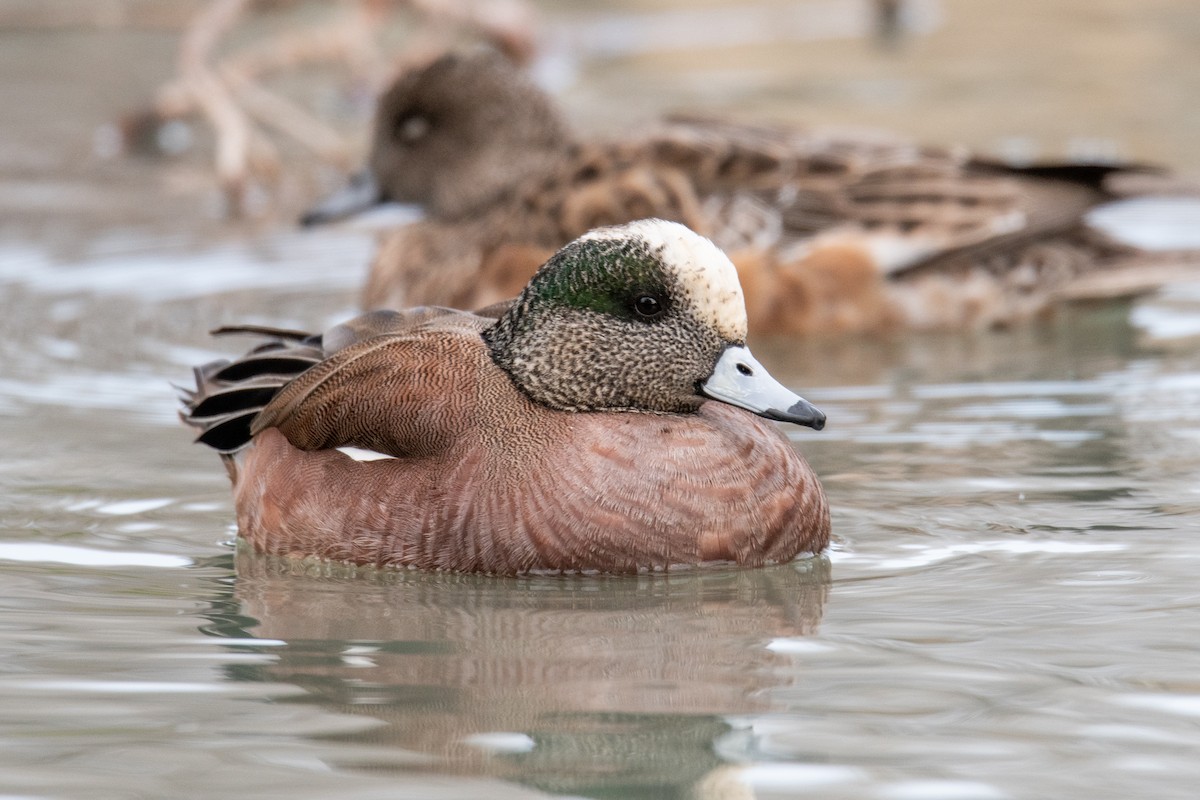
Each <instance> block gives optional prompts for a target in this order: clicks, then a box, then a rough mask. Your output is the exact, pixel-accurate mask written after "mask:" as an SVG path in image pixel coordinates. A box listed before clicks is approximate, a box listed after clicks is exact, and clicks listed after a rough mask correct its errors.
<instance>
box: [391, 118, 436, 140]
mask: <svg viewBox="0 0 1200 800" xmlns="http://www.w3.org/2000/svg"><path fill="white" fill-rule="evenodd" d="M427 133H429V119H428V118H427V117H423V116H421V115H419V114H418V115H414V116H411V117H405V118H404V119H402V120H400V121H399V122H397V123H396V138H397V139H399V140H400V141H402V142H408V143H410V144H411V143H413V142H415V141H417V140H418V139H420V138H422V137H423V136H424V135H425V134H427Z"/></svg>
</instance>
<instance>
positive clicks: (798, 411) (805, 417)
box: [762, 400, 825, 431]
mask: <svg viewBox="0 0 1200 800" xmlns="http://www.w3.org/2000/svg"><path fill="white" fill-rule="evenodd" d="M762 416H764V417H766V418H767V419H773V420H777V421H778V422H791V423H792V424H794V425H803V426H805V427H807V428H812V429H813V430H814V431H819V430H821V429H822V428H824V427H825V414H824V413H823V412H822V411H821V410H820V409H818V408H817V407H816V406H814V405H813V404H812V403H810V402H808V401H807V400H801V401H799V402H797V403H794V404H793V405H792V406H790V407H789V408H788V410H787V411H780V410H779V409H777V408H768V409H767V410H766V411H764V412H763V413H762Z"/></svg>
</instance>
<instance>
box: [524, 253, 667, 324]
mask: <svg viewBox="0 0 1200 800" xmlns="http://www.w3.org/2000/svg"><path fill="white" fill-rule="evenodd" d="M551 263H552V264H554V266H555V268H554V269H550V266H551V265H550V264H547V268H546V269H543V270H542V271H541V272H540V273H539V274H538V275H537V276H536V277H535V278H534V280H533V285H534V286H535V287H536V289H535V291H536V293H537V295H538V296H539V297H540V298H541V300H542V301H543V302H546V303H550V304H554V305H558V306H566V307H571V308H577V309H581V310H588V311H596V312H598V313H602V314H611V315H614V316H618V317H630V316H632V315H633V309H632V303H633V301H634V300H636V299H637V298H638V297H640V296H642V295H647V294H648V295H654V296H655V297H658V298H660V299H664V300H665V298H666V297H667V296H668V294H669V293H668V292H667V288H666V285H665V282H664V280H663V268H662V263H661V261H660V258H659V256H658V254H657V253H655V252H653V251H651V250H649V249H647V248H646V247H645V246H644V245H642V244H641V243H635V242H630V241H614V240H610V239H593V240H585V241H576V242H573V243H572V244H571V245H568V246H567V247H566V248H565V249H563V250H562V251H560V252H559V253H558V254H556V255H555V257H554V259H552V262H551Z"/></svg>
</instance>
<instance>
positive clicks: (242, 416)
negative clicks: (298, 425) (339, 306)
mask: <svg viewBox="0 0 1200 800" xmlns="http://www.w3.org/2000/svg"><path fill="white" fill-rule="evenodd" d="M213 333H214V334H215V335H224V334H228V333H249V334H254V335H260V336H268V337H271V338H269V339H268V341H266V342H263V343H262V344H259V345H257V346H256V347H254V348H253V349H251V350H250V351H249V352H248V353H247V354H246V355H244V356H242V357H241V358H238V359H234V360H228V359H222V360H219V361H212V362H209V363H207V364H202V365H201V366H198V367H196V368H195V369H194V370H193V377H194V379H195V384H196V388H195V389H187V388H183V387H177V388H178V389H179V400H180V403H181V404H182V406H183V408H182V409H181V410H180V412H179V416H180V418H181V419H182V420H183V421H184V422H185V423H186V424H188V425H190V426H192V427H193V428H196V429H197V430H199V431H200V435H199V436H197V437H196V441H197V442H199V443H201V444H205V445H208V446H209V447H211V448H213V449H214V450H216V451H217V452H219V453H221V454H222V455H225V456H229V455H232V454H233V453H236V452H237V451H238V450H240V449H241V448H243V447H245V446H246V445H247V444H249V443H250V427H251V425H252V424H253V422H254V418H255V417H256V416H258V412H259V411H261V410H262V409H263V408H264V407H265V406H266V405H267V404H268V403H270V402H271V400H272V398H274V397H275V395H276V394H278V393H279V390H280V389H282V388H283V387H284V386H285V385H287V384H288V383H289V382H290V381H291V380H292V379H293V378H295V377H296V376H297V375H299V374H300V373H302V372H304V371H306V370H307V369H308V368H309V367H311V366H313V365H314V364H317V363H318V362H320V361H321V360H322V359H323V358H324V352H323V350H322V348H321V339H320V336H319V335H318V336H313V335H311V334H308V333H304V332H301V331H285V330H282V329H275V328H262V327H258V326H237V327H228V328H218V329H217V330H215V331H213Z"/></svg>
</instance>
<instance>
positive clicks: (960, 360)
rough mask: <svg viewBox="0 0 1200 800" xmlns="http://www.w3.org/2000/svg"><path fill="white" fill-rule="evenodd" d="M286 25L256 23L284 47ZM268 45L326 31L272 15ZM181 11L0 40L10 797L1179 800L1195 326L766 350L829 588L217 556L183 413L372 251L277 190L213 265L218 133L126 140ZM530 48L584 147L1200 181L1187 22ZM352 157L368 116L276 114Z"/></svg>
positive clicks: (1, 500)
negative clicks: (818, 498) (1157, 173)
mask: <svg viewBox="0 0 1200 800" xmlns="http://www.w3.org/2000/svg"><path fill="white" fill-rule="evenodd" d="M267 5H268V6H269V5H270V4H267ZM275 6H276V7H271V8H267V9H266V10H265V11H263V12H262V13H261V15H260V16H258V17H254V18H252V20H251V22H250V23H248V24H249V28H248V30H244V31H243V32H242V33H241V34H239V35H242V36H244V37H247V38H250V37H255V36H257V37H265V36H270V35H271V34H272V33H273V32H274V31H276V30H277V29H283V28H285V27H286V26H289V25H293V24H297V22H298V21H299V22H311V21H313V20H318V21H319V20H320V18H321V17H320V15H321V14H323V13H327V12H328V8H326V7H325V4H319V3H312V4H305V3H298V4H291V5H289V4H287V3H277V4H275ZM200 7H201V4H200V3H198V2H178V3H175V2H165V1H164V2H155V1H154V0H127V1H125V2H122V1H121V0H98V2H95V3H89V4H80V3H75V2H69V1H68V0H48V1H47V2H33V0H28V1H22V0H0V106H2V107H3V109H4V113H3V114H0V441H2V442H3V444H4V453H3V457H2V458H0V575H2V580H3V590H2V591H0V745H2V746H0V797H4V798H70V797H83V796H86V797H89V798H91V799H92V800H101V799H102V798H132V797H186V798H208V797H255V798H271V797H281V798H282V797H286V798H289V800H297V799H298V798H326V797H338V798H345V799H347V800H350V799H354V798H377V797H378V798H384V797H387V798H396V797H409V798H478V797H497V798H518V797H595V798H601V797H606V798H750V797H756V798H782V797H810V796H812V797H822V798H842V797H846V798H881V799H884V800H925V799H926V798H929V799H931V800H932V799H937V800H951V799H954V800H976V799H978V800H992V798H1029V797H1056V798H1097V797H1114V798H1115V797H1154V798H1172V797H1179V798H1190V797H1194V796H1195V793H1196V788H1195V787H1196V786H1200V761H1198V760H1197V759H1196V753H1197V752H1198V749H1200V680H1198V679H1197V675H1198V674H1200V653H1198V652H1197V642H1200V589H1197V586H1198V584H1197V581H1196V577H1195V576H1196V573H1197V567H1198V566H1200V562H1198V559H1200V548H1198V547H1197V543H1196V539H1197V536H1198V535H1200V347H1198V346H1197V343H1198V339H1197V335H1198V334H1200V323H1198V320H1200V287H1198V286H1196V285H1190V286H1188V285H1181V286H1174V287H1169V288H1168V289H1167V290H1166V291H1165V292H1164V293H1162V294H1160V295H1158V296H1155V297H1149V298H1143V299H1141V300H1139V301H1137V302H1136V303H1128V304H1119V305H1107V306H1097V307H1082V308H1073V309H1069V310H1067V311H1065V312H1064V313H1062V314H1060V315H1058V316H1056V317H1055V318H1053V319H1051V320H1047V321H1046V322H1044V323H1041V324H1038V325H1032V326H1028V327H1023V328H1021V329H1018V330H1012V331H990V332H977V333H970V334H960V335H937V336H934V335H903V336H896V337H891V338H888V339H885V340H879V339H863V338H843V339H833V338H820V337H814V338H813V339H809V340H804V341H794V340H771V341H764V342H760V343H756V346H755V349H756V352H757V353H758V355H759V357H760V358H761V359H762V360H763V361H764V362H765V363H767V364H768V366H770V368H771V369H772V371H773V373H774V374H775V375H776V376H777V377H779V378H780V379H781V380H783V381H784V382H785V383H788V384H789V385H792V386H794V387H795V388H797V389H798V390H800V391H802V392H803V393H804V394H805V395H806V396H808V397H809V398H810V399H812V400H813V401H814V402H816V403H818V404H819V405H820V406H821V407H822V408H823V410H825V411H826V412H827V413H828V415H829V420H830V423H829V427H828V428H827V429H826V430H825V431H824V432H822V433H819V434H818V433H811V432H808V431H802V432H789V433H790V435H792V436H793V437H794V440H795V442H796V445H797V447H799V448H800V449H801V450H802V451H803V452H804V453H805V454H806V455H807V457H808V458H809V460H810V461H811V462H812V463H813V465H814V467H815V468H816V470H817V472H818V473H819V474H820V475H821V476H822V479H823V481H824V483H825V486H826V488H827V490H828V492H829V496H830V500H831V502H832V505H833V508H834V530H835V536H836V542H835V545H834V546H833V548H832V549H831V551H830V553H829V554H828V556H827V557H824V558H821V559H817V560H815V561H812V562H806V563H799V564H793V565H786V566H780V567H776V568H771V569H763V570H752V571H736V570H708V571H699V572H692V573H681V574H674V575H670V576H653V577H649V576H648V577H639V578H602V579H597V578H546V577H542V578H527V579H519V580H510V579H490V578H477V577H460V576H448V575H423V574H415V573H403V574H397V575H357V576H355V575H350V574H347V573H346V571H345V570H338V569H332V568H330V569H324V570H322V569H317V568H312V569H309V570H299V569H296V568H293V567H288V566H287V565H280V564H276V563H271V562H267V561H264V560H262V559H259V558H254V557H252V556H250V555H248V554H246V553H238V552H236V551H235V548H234V546H233V544H232V543H233V529H232V527H231V522H232V518H233V517H232V510H231V503H230V498H229V495H228V486H227V481H226V479H225V477H224V474H223V471H222V470H221V468H220V466H219V464H218V462H217V459H216V458H215V457H214V456H213V455H212V454H211V453H209V452H206V451H203V450H201V449H200V448H198V447H193V446H191V445H190V444H189V435H188V433H187V432H185V431H184V430H183V429H182V428H181V426H180V425H179V424H178V422H177V420H176V418H175V410H174V400H173V392H172V390H171V388H170V386H169V385H168V382H169V381H176V382H184V381H186V380H187V378H188V375H189V369H190V366H191V365H192V364H194V363H197V362H199V361H203V360H205V359H207V358H210V357H212V356H213V355H214V353H215V352H216V351H215V349H214V348H215V345H214V344H212V343H211V342H210V340H209V339H208V338H207V336H206V331H207V330H208V329H209V328H212V327H214V326H216V325H218V324H221V323H224V322H230V321H246V322H258V323H264V324H275V325H283V326H287V327H306V328H319V327H321V326H323V325H326V324H328V323H330V322H333V321H336V320H338V319H339V318H341V317H344V316H346V315H347V314H349V313H351V312H352V311H353V309H354V305H355V292H356V289H357V287H358V286H359V285H360V283H361V281H362V278H363V276H364V274H365V267H366V264H367V261H368V259H369V257H370V253H371V250H372V239H371V235H370V234H369V232H364V231H359V230H353V229H340V230H325V231H318V232H304V233H302V232H299V231H297V230H295V228H294V227H293V225H292V224H291V220H292V219H294V217H295V214H296V213H297V212H298V211H299V210H301V209H302V208H304V207H305V205H307V204H308V203H310V202H311V201H312V200H313V199H315V198H316V197H317V196H318V195H319V194H320V192H321V191H322V190H323V189H327V188H330V187H331V186H333V185H334V184H335V183H336V182H337V181H338V180H339V179H340V172H339V171H338V170H337V169H334V168H333V167H331V166H328V165H321V164H319V163H317V162H316V161H315V160H313V159H312V158H311V157H308V156H306V154H304V153H300V152H297V151H294V150H288V149H284V150H283V151H282V153H283V156H284V159H283V166H284V167H285V169H284V170H282V171H281V172H280V174H279V175H278V176H276V177H275V178H273V179H272V181H271V182H268V183H267V184H265V185H264V186H262V187H258V188H257V189H255V192H257V194H254V193H253V192H252V193H251V195H250V197H249V202H248V204H247V209H248V211H249V213H248V214H247V217H246V218H245V219H243V220H241V221H230V220H229V219H228V218H227V216H226V214H225V212H226V210H227V206H226V204H225V200H224V196H223V194H222V192H221V191H220V190H219V188H218V186H217V184H216V182H215V180H214V177H213V171H212V144H211V139H210V137H209V136H208V133H207V131H206V129H205V128H204V126H203V125H202V124H201V123H197V122H192V123H189V126H188V127H186V128H181V129H178V130H177V132H176V134H175V135H177V136H181V137H183V138H182V140H181V142H182V144H181V146H180V148H179V149H180V152H179V153H178V154H177V155H174V156H161V155H160V156H156V157H144V156H136V155H131V154H126V153H122V152H119V150H120V148H119V147H117V146H115V145H114V141H115V140H114V138H113V137H114V135H115V134H114V130H115V129H114V128H113V125H112V123H114V121H116V120H119V119H121V118H122V114H125V113H127V112H128V111H129V110H130V109H134V108H137V107H138V106H139V105H142V104H145V103H146V102H147V101H148V99H149V98H151V97H153V95H154V93H155V92H156V90H157V89H158V87H159V86H160V85H162V84H163V83H164V82H165V81H167V80H169V79H170V78H171V76H172V75H173V74H174V73H175V71H176V60H177V57H178V49H179V41H180V33H181V30H182V29H183V26H184V25H185V24H186V23H187V22H188V20H189V19H191V18H192V17H193V16H194V14H195V13H196V12H197V10H199V8H200ZM873 8H874V7H873V5H872V4H870V3H866V2H853V0H799V1H798V2H792V3H784V2H769V1H768V0H763V1H762V2H751V1H749V0H747V1H746V2H731V1H730V0H705V1H704V2H699V3H682V2H670V1H668V0H660V1H659V2H653V3H642V4H636V3H632V2H627V3H622V2H615V1H609V2H603V3H583V2H569V3H553V4H552V3H549V2H545V3H542V4H540V5H538V6H537V7H536V11H537V15H538V19H539V22H540V25H541V31H542V34H541V35H542V37H543V38H542V40H541V41H542V47H543V50H542V59H541V60H540V61H539V62H538V63H537V66H536V69H538V70H539V74H540V75H541V76H542V77H543V79H544V80H545V82H546V83H547V85H548V86H550V87H551V88H552V89H553V90H554V91H555V92H556V94H558V95H559V96H560V97H561V98H562V100H563V102H564V103H565V104H566V106H567V108H568V110H569V112H570V114H571V115H572V118H573V119H575V120H577V122H578V125H579V127H581V128H583V129H585V130H603V131H609V132H613V131H619V130H621V128H622V126H623V125H625V124H627V122H628V123H629V124H632V123H636V122H637V121H639V120H642V121H644V120H648V119H651V118H653V117H654V116H655V115H656V114H658V113H661V112H663V111H666V110H679V109H685V110H704V111H712V112H718V113H730V114H742V115H747V116H748V117H751V118H764V119H779V120H790V121H805V122H809V123H817V124H824V125H837V126H847V127H877V128H885V129H888V130H892V131H896V132H901V133H905V134H909V135H912V136H915V137H918V138H920V139H923V140H926V141H931V142H939V143H961V144H964V145H968V146H971V147H974V148H977V149H980V150H983V151H985V152H988V153H993V154H998V155H1002V156H1006V157H1009V158H1017V159H1028V158H1037V157H1043V158H1052V157H1080V158H1091V159H1096V158H1118V157H1119V158H1124V159H1131V160H1138V161H1146V162H1155V163H1163V164H1166V165H1169V166H1171V167H1172V168H1174V169H1176V170H1179V171H1181V172H1183V173H1185V174H1190V175H1192V176H1195V175H1197V174H1198V173H1200V147H1198V146H1197V145H1198V144H1200V103H1197V102H1196V98H1197V97H1200V6H1197V4H1196V3H1195V2H1194V0H1138V1H1137V2H1134V0H1128V1H1127V2H1120V1H1118V0H1059V1H1058V2H1054V3H1045V2H1041V3H1034V2H1028V1H1027V0H1010V1H1009V2H998V1H997V0H942V2H937V1H936V0H911V2H907V3H902V4H901V6H900V8H901V10H900V14H899V16H898V17H896V18H895V19H894V20H893V21H892V23H891V24H887V23H886V21H885V22H884V23H881V22H880V19H879V18H878V17H875V16H873V15H872V11H873ZM290 80H291V81H293V82H294V83H295V84H297V85H298V86H301V87H302V88H301V90H300V94H303V95H305V97H306V99H308V100H310V101H312V102H313V103H314V105H315V107H317V108H318V109H320V110H321V111H322V113H323V114H325V115H326V116H327V117H329V118H331V119H333V120H335V123H334V124H336V125H338V126H340V128H341V129H342V130H345V131H361V133H360V134H359V139H358V142H359V146H361V136H362V134H365V125H366V119H367V115H368V113H369V107H370V103H369V97H367V98H360V99H358V100H355V99H354V98H350V99H347V97H346V96H345V95H344V94H339V93H338V91H337V90H336V89H335V88H334V87H333V86H332V84H331V83H330V81H329V79H328V76H324V77H322V76H316V77H312V78H311V79H309V78H308V77H306V76H305V75H304V74H299V75H295V76H292V77H291V78H290Z"/></svg>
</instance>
